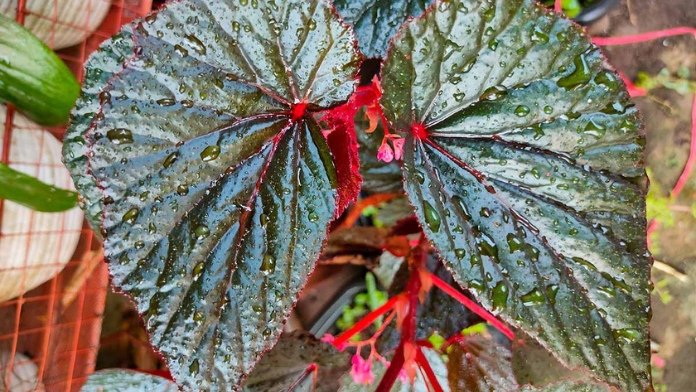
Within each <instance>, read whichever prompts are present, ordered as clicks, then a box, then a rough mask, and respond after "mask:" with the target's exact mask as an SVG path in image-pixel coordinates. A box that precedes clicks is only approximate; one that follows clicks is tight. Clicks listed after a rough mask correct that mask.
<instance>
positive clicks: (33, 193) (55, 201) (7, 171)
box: [0, 164, 77, 212]
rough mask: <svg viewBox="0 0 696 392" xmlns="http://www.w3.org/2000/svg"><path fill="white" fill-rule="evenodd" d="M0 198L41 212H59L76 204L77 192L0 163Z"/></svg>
mask: <svg viewBox="0 0 696 392" xmlns="http://www.w3.org/2000/svg"><path fill="white" fill-rule="evenodd" d="M0 199H5V200H12V201H14V202H15V203H19V204H21V205H23V206H25V207H29V208H31V209H32V210H35V211H41V212H60V211H66V210H69V209H71V208H74V207H75V206H77V193H75V192H72V191H69V190H66V189H60V188H56V187H54V186H52V185H48V184H46V183H44V182H41V181H40V180H39V179H37V178H35V177H32V176H30V175H27V174H24V173H22V172H20V171H17V170H14V169H12V168H11V167H9V166H7V165H5V164H0Z"/></svg>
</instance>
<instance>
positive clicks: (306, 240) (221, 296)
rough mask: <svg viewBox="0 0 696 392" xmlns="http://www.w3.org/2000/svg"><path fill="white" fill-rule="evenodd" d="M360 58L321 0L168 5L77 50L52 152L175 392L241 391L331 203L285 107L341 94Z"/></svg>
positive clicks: (304, 127) (310, 145)
mask: <svg viewBox="0 0 696 392" xmlns="http://www.w3.org/2000/svg"><path fill="white" fill-rule="evenodd" d="M357 61H358V56H357V54H356V53H355V50H354V43H353V40H352V36H351V34H350V32H349V30H348V29H347V28H346V27H345V26H344V25H343V24H341V23H340V21H339V20H338V18H337V17H336V16H335V15H334V14H333V10H332V9H331V7H330V5H329V4H327V2H325V1H323V0H315V1H309V2H307V1H299V0H298V1H288V2H282V3H279V2H271V1H252V2H247V1H239V2H238V1H232V0H226V1H213V0H192V1H187V2H174V3H171V4H170V5H169V6H168V7H167V8H165V9H164V10H162V11H160V12H159V13H158V14H156V15H152V16H149V17H147V18H146V19H145V20H144V21H142V22H140V23H136V24H133V25H129V26H126V27H125V28H124V29H123V30H122V31H121V32H120V33H119V35H117V36H115V37H114V38H113V39H112V40H111V41H109V42H107V43H106V44H104V45H103V46H102V48H101V49H100V51H99V52H97V54H96V55H94V56H93V57H92V58H91V59H90V61H89V63H88V65H87V69H86V83H85V86H84V90H83V96H82V97H81V99H80V101H79V102H78V106H77V108H76V109H75V111H74V113H73V117H74V119H73V125H72V127H71V128H70V130H69V133H68V136H67V138H66V140H67V142H66V145H65V148H64V156H65V161H66V164H67V166H68V167H69V168H70V170H71V172H72V174H73V177H74V179H75V183H76V185H77V187H78V189H80V192H81V193H82V195H83V197H84V198H85V201H86V203H85V209H86V211H87V212H88V216H89V218H90V222H91V224H92V225H93V227H95V228H96V227H99V228H100V229H101V232H102V234H103V235H104V237H105V238H104V245H105V252H106V257H107V258H108V260H109V264H110V272H111V275H112V278H113V282H114V284H115V285H117V286H118V287H120V288H121V289H122V290H123V291H125V292H126V293H128V294H129V295H131V296H132V297H133V298H134V299H135V301H136V303H137V307H138V310H139V312H141V313H142V314H143V316H144V319H145V323H146V327H147V329H148V331H149V333H150V339H151V341H152V343H153V344H154V345H155V346H156V348H157V349H158V350H159V351H160V352H161V353H162V354H163V355H164V356H165V358H166V359H167V361H168V364H169V368H170V370H171V372H172V374H173V376H174V378H175V379H176V381H177V382H178V384H179V385H180V386H181V387H183V388H184V389H186V390H199V389H202V390H230V389H236V388H238V385H239V384H240V382H241V381H242V380H243V379H244V378H245V377H246V376H247V375H248V374H249V372H250V371H251V369H252V368H253V367H254V365H255V364H256V363H257V361H258V360H259V358H260V356H261V354H262V353H263V352H265V351H267V350H268V349H270V348H271V347H272V346H273V344H274V343H275V341H276V339H277V337H278V336H279V334H280V331H281V329H282V325H283V323H284V320H285V318H286V317H287V314H288V312H289V310H290V308H291V306H292V304H293V303H294V301H295V299H296V297H297V295H298V293H299V291H300V290H301V288H302V287H303V286H304V284H305V282H306V279H307V276H308V275H309V274H310V273H311V271H312V270H313V268H314V264H315V261H316V259H317V257H318V254H319V251H320V249H321V246H322V244H323V242H324V240H325V238H326V228H327V225H328V223H329V222H330V221H331V219H332V218H333V217H334V215H335V211H336V185H337V184H336V172H335V168H334V164H333V161H332V156H331V154H330V152H329V148H328V146H327V144H326V142H325V139H324V138H323V136H322V134H321V131H320V129H319V126H318V124H317V123H316V122H315V120H314V119H313V117H312V116H311V115H306V116H305V117H304V118H302V119H300V120H298V121H293V120H292V118H291V115H290V111H291V108H292V104H293V103H294V102H299V101H305V102H308V111H314V110H320V109H322V108H326V107H330V106H333V105H336V104H338V103H340V102H341V101H343V100H345V99H346V98H347V97H348V96H349V95H350V93H351V92H352V91H353V84H354V81H353V79H354V74H355V73H356V64H357Z"/></svg>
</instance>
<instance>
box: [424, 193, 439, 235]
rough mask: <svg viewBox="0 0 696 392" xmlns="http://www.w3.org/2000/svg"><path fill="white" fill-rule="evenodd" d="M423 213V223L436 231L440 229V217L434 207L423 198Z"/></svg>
mask: <svg viewBox="0 0 696 392" xmlns="http://www.w3.org/2000/svg"><path fill="white" fill-rule="evenodd" d="M423 214H424V215H425V223H426V224H427V225H428V227H429V228H430V230H432V231H434V232H436V233H437V232H438V231H439V230H440V224H441V223H442V219H441V218H440V214H439V213H438V212H437V211H436V210H435V208H434V207H433V206H432V205H431V204H430V203H428V202H427V201H425V200H423Z"/></svg>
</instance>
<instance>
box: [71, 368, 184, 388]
mask: <svg viewBox="0 0 696 392" xmlns="http://www.w3.org/2000/svg"><path fill="white" fill-rule="evenodd" d="M80 390H81V391H82V392H107V391H108V392H142V391H150V392H176V391H178V389H177V387H176V384H174V383H173V382H172V381H169V380H167V379H166V378H162V377H159V376H153V375H151V374H147V373H141V372H136V371H134V370H128V369H106V370H100V371H98V372H95V373H93V374H91V375H90V376H89V377H88V378H87V382H86V383H85V385H83V386H82V388H81V389H80Z"/></svg>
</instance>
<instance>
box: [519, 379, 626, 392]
mask: <svg viewBox="0 0 696 392" xmlns="http://www.w3.org/2000/svg"><path fill="white" fill-rule="evenodd" d="M521 391H522V392H610V391H612V389H611V388H610V387H609V386H608V385H606V384H602V383H598V382H593V381H560V382H557V383H555V384H551V385H547V386H545V387H541V388H534V387H530V386H527V385H525V386H524V387H522V389H521Z"/></svg>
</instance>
